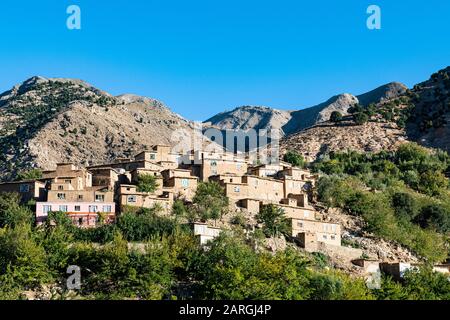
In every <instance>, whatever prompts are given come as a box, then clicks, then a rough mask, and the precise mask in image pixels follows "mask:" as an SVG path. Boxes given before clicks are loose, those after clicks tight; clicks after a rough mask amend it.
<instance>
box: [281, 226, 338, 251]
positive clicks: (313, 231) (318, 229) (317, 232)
mask: <svg viewBox="0 0 450 320" xmlns="http://www.w3.org/2000/svg"><path fill="white" fill-rule="evenodd" d="M290 220H291V226H292V236H293V237H295V238H297V239H299V240H300V243H301V245H302V247H304V248H307V247H310V246H314V245H316V243H317V242H322V243H325V244H331V245H335V246H340V245H341V226H340V225H339V224H336V223H330V222H324V221H315V220H311V219H290Z"/></svg>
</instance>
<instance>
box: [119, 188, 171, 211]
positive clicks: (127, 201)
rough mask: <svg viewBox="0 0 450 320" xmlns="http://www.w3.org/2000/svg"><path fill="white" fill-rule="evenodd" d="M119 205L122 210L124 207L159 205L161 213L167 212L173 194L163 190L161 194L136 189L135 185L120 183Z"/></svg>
mask: <svg viewBox="0 0 450 320" xmlns="http://www.w3.org/2000/svg"><path fill="white" fill-rule="evenodd" d="M118 198H119V206H120V210H121V211H123V210H124V209H125V207H127V206H129V207H138V208H149V209H150V208H154V207H155V206H159V208H160V209H161V210H162V213H163V214H169V213H170V210H171V208H172V204H173V194H172V193H170V192H163V193H162V194H161V195H157V194H151V193H147V192H139V191H137V186H136V185H124V184H123V185H121V186H120V188H119V190H118Z"/></svg>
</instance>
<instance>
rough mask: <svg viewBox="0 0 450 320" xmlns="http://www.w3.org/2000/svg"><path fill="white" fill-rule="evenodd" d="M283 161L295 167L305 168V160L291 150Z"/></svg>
mask: <svg viewBox="0 0 450 320" xmlns="http://www.w3.org/2000/svg"><path fill="white" fill-rule="evenodd" d="M283 161H286V162H287V163H290V164H292V165H293V166H295V167H299V168H303V167H305V164H306V163H305V158H303V156H302V155H301V154H299V153H297V152H296V151H292V150H289V151H288V152H286V154H285V155H284V157H283Z"/></svg>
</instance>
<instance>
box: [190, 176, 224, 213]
mask: <svg viewBox="0 0 450 320" xmlns="http://www.w3.org/2000/svg"><path fill="white" fill-rule="evenodd" d="M192 200H193V203H194V208H195V211H196V213H197V216H198V217H199V218H200V219H201V220H202V221H206V220H209V219H214V220H217V219H219V218H220V217H222V215H224V214H225V213H227V212H228V206H229V200H228V198H227V196H226V195H225V190H224V189H223V187H222V186H221V185H220V184H218V183H217V182H215V181H213V182H200V183H199V185H198V187H197V190H196V192H195V195H194V198H193V199H192Z"/></svg>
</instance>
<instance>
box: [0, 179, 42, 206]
mask: <svg viewBox="0 0 450 320" xmlns="http://www.w3.org/2000/svg"><path fill="white" fill-rule="evenodd" d="M0 193H16V194H18V195H19V196H20V199H21V201H22V202H23V203H27V202H29V201H32V200H34V201H43V200H45V197H46V195H47V192H46V183H45V181H40V180H26V181H14V182H5V183H0Z"/></svg>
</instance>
